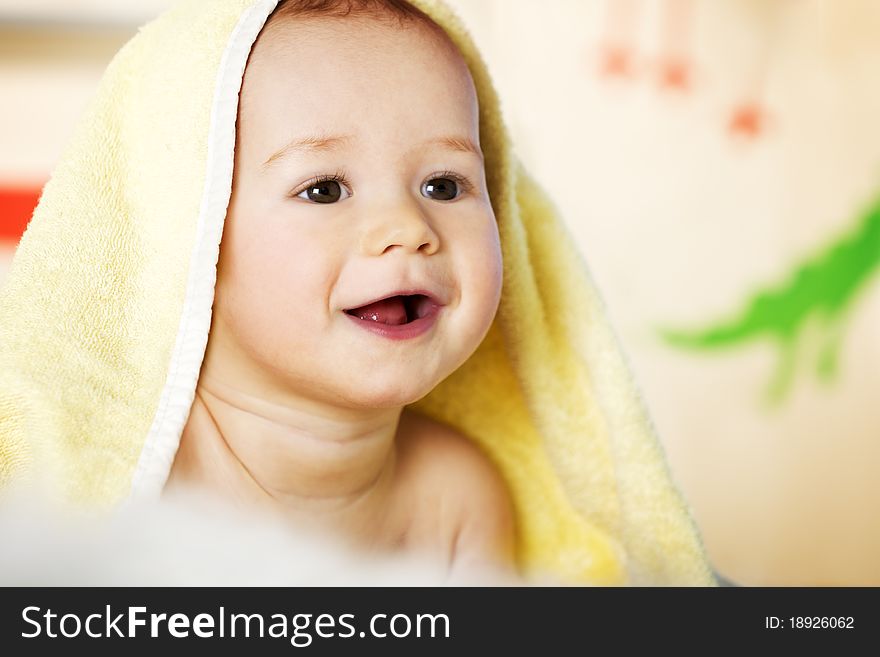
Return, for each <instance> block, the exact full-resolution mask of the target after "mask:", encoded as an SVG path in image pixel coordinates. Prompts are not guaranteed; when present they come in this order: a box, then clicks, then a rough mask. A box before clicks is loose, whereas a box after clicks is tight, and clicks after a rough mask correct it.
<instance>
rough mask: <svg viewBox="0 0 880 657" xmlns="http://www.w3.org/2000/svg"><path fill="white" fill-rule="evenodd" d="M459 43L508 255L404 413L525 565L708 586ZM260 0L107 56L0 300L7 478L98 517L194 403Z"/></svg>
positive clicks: (572, 574) (600, 324)
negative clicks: (422, 421) (492, 289)
mask: <svg viewBox="0 0 880 657" xmlns="http://www.w3.org/2000/svg"><path fill="white" fill-rule="evenodd" d="M413 4H414V5H416V6H417V7H419V8H420V9H422V10H423V11H425V12H426V13H428V14H429V15H430V16H431V17H432V18H433V19H434V20H436V22H437V23H438V24H439V25H441V26H442V27H443V28H444V29H445V30H446V32H447V33H448V34H449V36H450V37H451V38H452V40H453V41H454V42H455V43H456V44H457V45H458V47H459V48H460V50H461V52H462V53H463V55H464V57H465V59H466V61H467V63H468V65H469V67H470V70H471V72H472V75H473V78H474V80H475V83H476V88H477V91H478V97H479V105H480V141H481V145H482V148H483V151H484V156H485V164H486V173H487V181H488V188H489V194H490V197H491V199H492V204H493V207H494V210H495V214H496V217H497V220H498V228H499V232H500V236H501V244H502V254H503V258H504V278H503V293H502V298H501V303H500V307H499V310H498V314H497V316H496V318H495V321H494V323H493V325H492V328H491V329H490V331H489V333H488V335H487V336H486V339H485V340H484V342H483V343H482V344H481V346H480V347H479V348H478V350H477V351H476V352H475V353H474V354H473V356H472V357H471V358H470V359H469V360H468V361H467V362H466V363H465V364H464V365H463V366H462V367H461V368H460V369H459V370H457V371H456V372H454V373H453V374H452V375H451V376H449V377H448V378H447V379H446V380H444V381H443V382H442V383H441V384H440V385H438V386H437V387H436V388H435V389H434V390H433V391H432V392H431V393H430V394H428V395H427V396H426V397H424V398H422V399H421V400H419V401H418V402H417V403H415V404H413V407H414V408H416V409H417V410H420V411H421V412H423V413H425V414H427V415H429V416H431V417H433V418H435V419H438V420H440V421H442V422H445V423H447V424H449V425H451V426H453V427H455V428H457V429H459V430H460V431H462V432H463V433H465V434H467V435H468V436H470V437H471V438H472V439H473V440H475V441H476V442H477V443H478V444H479V445H480V446H481V447H482V448H483V450H484V451H485V452H486V453H487V454H488V455H489V456H490V457H491V459H492V460H493V461H494V462H495V464H496V465H497V467H498V468H499V469H500V471H501V473H502V475H503V477H504V479H505V480H506V482H507V484H508V486H509V488H510V491H511V495H512V497H513V502H514V505H515V510H516V516H517V518H516V520H517V534H518V538H517V540H518V545H517V550H518V551H517V556H518V560H519V564H520V566H521V569H522V571H523V572H524V573H539V572H541V573H548V574H551V575H555V576H557V577H558V578H560V579H561V580H563V581H565V582H570V583H572V584H597V585H626V584H632V585H714V584H715V583H716V582H715V580H714V577H713V576H712V572H711V569H710V568H709V566H708V564H707V560H706V556H705V554H704V550H703V546H702V544H701V540H700V536H699V534H698V531H697V529H696V527H695V525H694V523H693V520H692V518H691V515H690V511H689V508H688V506H687V504H686V502H685V501H684V500H683V498H682V496H681V494H680V492H679V490H678V489H677V488H676V486H675V484H674V482H673V480H672V477H671V475H670V472H669V469H668V466H667V462H666V460H665V456H664V453H663V451H662V449H661V446H660V443H659V441H658V439H657V437H656V435H655V432H654V429H653V427H652V425H651V422H650V419H649V416H648V415H647V413H646V410H645V408H644V405H643V402H642V401H641V399H640V396H639V393H638V390H637V388H636V386H635V385H634V382H633V380H632V377H631V374H630V371H629V367H628V365H627V362H626V360H625V358H624V355H623V353H622V351H621V348H620V346H619V344H618V342H617V340H616V337H615V335H614V333H613V331H612V329H611V327H610V326H609V323H608V320H607V316H606V312H605V310H604V308H603V304H602V301H601V299H600V297H599V295H598V293H597V290H596V288H595V287H594V284H593V282H592V280H591V277H590V274H589V272H588V269H587V266H586V264H585V262H584V261H583V260H582V257H581V255H580V253H579V252H578V250H577V249H576V248H575V246H574V243H575V242H574V240H573V239H572V236H571V235H570V234H569V232H568V231H567V228H566V226H565V224H564V223H563V221H562V220H561V218H560V215H559V212H558V210H557V208H555V207H554V205H553V204H552V202H551V201H550V200H548V198H547V196H546V195H545V193H544V192H543V191H542V189H541V188H540V187H539V186H538V185H537V184H536V183H535V181H534V180H533V179H532V178H531V177H530V176H529V174H528V172H527V170H526V169H525V168H524V166H523V164H522V163H521V162H519V161H518V159H517V157H516V155H515V153H514V151H513V149H512V144H511V142H510V139H509V137H508V134H507V131H506V128H505V126H504V123H503V120H502V114H501V110H500V107H499V101H498V97H497V95H496V92H495V89H494V88H493V85H492V82H491V80H490V77H489V73H488V70H487V68H486V66H485V64H484V62H483V61H482V59H481V57H480V55H479V53H478V52H477V49H476V47H475V45H474V43H473V41H472V39H471V37H470V36H469V34H468V32H467V30H466V28H465V27H464V26H463V24H462V23H461V21H460V20H459V18H458V17H457V16H456V15H454V14H453V12H452V11H451V10H450V8H449V7H447V6H446V5H445V4H444V3H443V2H442V1H440V0H413ZM275 5H276V2H275V0H181V1H180V2H178V3H176V4H175V5H174V6H172V8H171V9H170V10H168V11H167V12H166V13H164V14H163V15H162V16H160V17H159V18H157V19H156V20H154V21H152V22H151V23H149V24H147V25H146V26H144V27H142V28H141V29H140V30H139V32H138V34H137V35H136V36H135V37H134V38H133V39H131V41H130V42H128V43H127V44H126V45H125V46H124V47H123V48H122V49H121V50H120V52H119V53H118V54H117V55H116V57H115V58H114V59H113V61H112V63H111V64H110V66H109V67H108V69H107V71H106V73H105V75H104V77H103V80H102V82H101V85H100V89H99V91H98V93H97V96H96V97H95V99H94V101H93V102H92V103H91V105H90V107H89V108H88V110H87V112H86V114H85V115H84V117H83V118H82V120H81V123H80V124H79V126H78V129H77V130H76V132H75V135H74V137H73V138H72V140H71V142H70V143H69V144H68V145H67V148H66V150H65V152H64V153H63V155H62V159H61V161H60V164H59V165H58V166H57V168H56V169H55V171H54V172H53V175H52V176H51V179H50V180H49V182H48V183H47V184H46V186H45V188H44V190H43V194H42V197H41V199H40V202H39V205H38V207H37V208H36V210H35V212H34V216H33V219H32V221H31V222H30V224H29V225H28V228H27V230H26V232H25V234H24V237H23V238H22V240H21V243H20V245H19V247H18V249H17V252H16V254H15V257H14V260H13V263H12V267H11V270H10V272H9V275H8V279H7V282H6V284H5V287H4V288H3V290H2V292H0V482H5V483H6V484H7V485H9V484H11V483H12V482H15V483H16V484H17V485H25V486H41V487H43V486H45V487H49V489H51V491H52V494H53V495H55V496H56V497H58V498H61V499H63V500H65V501H68V502H73V503H77V504H86V505H97V506H98V507H99V508H112V507H114V506H116V505H118V504H121V503H123V502H125V501H126V500H127V499H130V498H132V497H137V498H142V497H144V496H147V497H149V496H154V497H155V496H158V494H159V493H160V491H161V490H162V488H163V485H164V483H165V481H166V478H167V476H168V473H169V469H170V467H171V464H172V462H173V459H174V456H175V452H176V449H177V446H178V442H179V440H180V436H181V432H182V430H183V427H184V424H185V422H186V420H187V417H188V414H189V411H190V407H191V404H192V402H193V398H194V393H195V388H196V382H197V379H198V375H199V369H200V366H201V363H202V360H203V357H204V354H205V347H206V344H207V339H208V331H209V329H210V325H211V306H212V302H213V296H214V284H215V281H216V265H217V260H218V254H219V247H220V239H221V235H222V230H223V222H224V219H225V215H226V209H227V204H228V202H229V199H230V193H231V182H232V171H233V149H234V143H235V119H236V112H237V103H238V92H239V90H240V87H241V82H242V74H243V71H244V67H245V64H246V61H247V57H248V54H249V52H250V49H251V47H252V45H253V43H254V41H255V39H256V37H257V35H258V34H259V32H260V29H261V28H262V26H263V24H264V23H265V21H266V19H267V17H268V16H269V14H270V13H271V12H272V10H273V9H274V7H275Z"/></svg>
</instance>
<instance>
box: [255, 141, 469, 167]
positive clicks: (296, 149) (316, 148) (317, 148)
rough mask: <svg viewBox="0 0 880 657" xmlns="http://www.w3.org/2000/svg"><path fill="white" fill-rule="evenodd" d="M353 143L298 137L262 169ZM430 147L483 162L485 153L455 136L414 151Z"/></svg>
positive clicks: (415, 148) (272, 157) (425, 143)
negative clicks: (295, 157)
mask: <svg viewBox="0 0 880 657" xmlns="http://www.w3.org/2000/svg"><path fill="white" fill-rule="evenodd" d="M353 141H355V137H354V135H309V136H307V137H297V138H294V139H293V140H292V141H290V142H288V143H287V144H286V145H285V146H283V147H282V148H280V149H278V150H277V151H275V152H274V153H273V154H272V155H270V156H269V158H268V159H267V160H266V161H265V162H263V165H262V168H263V169H267V168H269V167H270V166H272V165H273V164H274V163H275V162H277V161H278V160H281V159H284V158H286V157H289V156H291V155H293V154H295V153H330V152H333V151H338V150H340V149H342V148H344V147H345V146H347V145H349V144H351V143H352V142H353ZM430 146H440V147H441V148H445V149H447V150H451V151H456V152H459V153H468V154H471V155H474V156H476V157H478V158H479V159H480V161H482V160H483V151H482V150H481V149H480V147H479V146H477V145H476V144H474V142H473V141H472V140H471V139H470V138H469V137H458V136H455V135H444V136H441V137H434V138H432V139H429V140H427V141H425V142H423V143H422V144H418V145H416V146H415V147H413V149H412V150H420V149H425V148H428V147H430Z"/></svg>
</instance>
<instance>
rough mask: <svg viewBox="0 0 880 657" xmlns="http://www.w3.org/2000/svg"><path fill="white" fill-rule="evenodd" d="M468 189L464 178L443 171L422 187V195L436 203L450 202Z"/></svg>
mask: <svg viewBox="0 0 880 657" xmlns="http://www.w3.org/2000/svg"><path fill="white" fill-rule="evenodd" d="M468 189H469V186H468V183H467V181H466V180H465V179H464V178H462V177H460V176H459V175H458V174H455V173H452V172H451V171H444V172H443V173H441V174H436V175H435V176H433V177H432V178H431V179H430V180H428V181H427V182H426V183H425V184H424V185H422V194H423V195H424V196H427V197H428V198H432V199H434V200H436V201H451V200H453V199H455V198H458V197H459V196H461V194H463V193H465V192H467V191H468Z"/></svg>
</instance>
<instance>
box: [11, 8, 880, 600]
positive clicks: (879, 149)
mask: <svg viewBox="0 0 880 657" xmlns="http://www.w3.org/2000/svg"><path fill="white" fill-rule="evenodd" d="M173 1H174V0H129V1H127V2H125V3H119V2H113V1H112V0H0V89H2V94H3V102H2V103H0V284H2V279H3V277H4V275H5V271H6V268H7V267H8V263H9V261H10V259H11V257H12V253H13V250H14V246H15V244H16V242H17V240H18V238H19V237H20V234H21V231H23V230H24V227H25V224H26V222H27V220H28V218H29V217H30V212H31V210H32V208H33V205H34V204H35V203H36V200H37V197H38V194H39V190H40V188H41V186H42V184H43V183H44V182H45V180H46V178H47V177H48V175H49V173H50V172H51V170H52V167H53V166H54V164H55V162H56V161H57V159H58V157H59V154H60V152H61V149H62V148H63V146H64V144H65V142H66V140H67V138H68V136H69V135H70V133H71V131H72V128H73V125H74V124H75V122H76V120H77V118H78V116H79V114H80V113H81V112H82V110H83V108H84V106H85V104H86V103H87V102H88V100H89V98H90V96H91V95H92V94H93V93H94V91H95V88H96V86H97V84H98V82H99V79H100V76H101V74H102V72H103V69H104V67H106V65H107V63H108V62H109V61H110V59H111V58H112V56H113V54H114V53H115V52H116V51H117V50H118V49H119V48H120V47H121V46H122V44H123V43H124V42H125V41H126V40H128V39H129V38H130V37H131V36H132V35H133V34H134V33H135V32H136V30H137V26H138V25H140V24H142V23H143V22H145V21H146V20H148V19H149V18H150V17H152V16H154V15H156V14H157V13H158V12H159V11H161V10H162V9H163V8H165V7H167V6H169V5H170V4H172V2H173ZM448 1H449V3H450V4H451V5H452V6H453V7H454V8H455V9H456V10H458V12H459V13H460V15H461V16H462V17H463V19H464V20H465V22H466V24H468V25H469V26H470V28H471V31H472V33H473V35H474V37H475V39H476V41H477V43H478V45H479V46H480V47H481V49H482V51H483V53H484V57H485V58H486V60H487V62H488V64H489V67H490V69H491V71H492V73H493V75H494V77H495V80H496V85H497V87H498V90H499V93H500V95H501V98H502V103H503V109H504V112H505V115H506V118H507V121H508V124H509V126H510V129H511V132H512V134H513V138H514V141H515V143H516V146H517V150H518V151H519V154H520V156H521V158H522V159H523V160H524V161H525V162H526V163H527V166H529V167H530V168H531V170H532V171H533V173H534V174H535V175H536V177H537V178H538V179H539V181H540V182H541V183H542V184H543V185H544V187H545V189H546V190H547V191H548V192H549V193H550V195H551V196H552V198H554V199H555V202H556V203H557V204H558V206H559V207H560V209H561V210H562V212H563V214H564V215H565V217H566V218H567V221H568V223H569V226H570V229H571V232H572V234H573V236H574V237H575V238H576V240H577V241H578V243H579V245H580V247H581V248H582V250H583V252H584V254H585V257H586V260H587V262H588V263H589V265H590V268H591V272H592V274H593V276H594V278H595V280H596V282H597V284H598V285H599V288H600V290H601V291H602V293H603V295H604V297H605V300H606V303H607V305H608V309H609V312H610V314H611V317H612V319H613V321H614V323H615V326H616V328H617V330H618V333H619V335H620V337H621V339H622V341H623V343H624V345H625V347H626V349H627V352H628V354H629V357H630V360H631V363H632V365H633V368H634V370H635V373H636V377H637V380H638V381H639V383H640V385H641V387H642V390H643V392H644V395H645V398H646V400H647V402H648V405H649V407H650V409H651V411H652V414H653V416H654V419H655V423H656V425H657V428H658V431H659V434H660V436H661V439H662V441H663V443H664V445H665V447H666V449H667V453H668V455H669V462H670V467H671V468H672V471H673V475H674V476H675V478H676V481H677V482H678V483H679V485H680V487H681V488H682V490H683V492H684V494H685V496H686V498H687V499H688V501H689V503H690V505H691V508H692V510H693V512H694V516H695V518H696V520H697V523H698V524H699V526H700V528H701V530H702V533H703V537H704V540H705V543H706V547H707V549H708V551H709V556H710V558H711V560H712V562H713V565H714V566H715V568H716V569H717V570H718V571H719V572H720V573H721V574H722V575H724V576H725V577H727V578H728V579H731V580H733V581H734V582H737V583H740V584H745V585H760V584H767V585H795V584H799V585H869V584H870V585H880V476H878V473H880V404H878V403H877V398H878V395H877V392H876V391H877V389H878V387H880V339H878V336H880V281H878V279H880V129H878V127H877V126H876V117H878V116H880V84H878V82H880V38H878V37H880V3H877V2H875V1H874V0H836V1H832V0H540V1H539V0H448Z"/></svg>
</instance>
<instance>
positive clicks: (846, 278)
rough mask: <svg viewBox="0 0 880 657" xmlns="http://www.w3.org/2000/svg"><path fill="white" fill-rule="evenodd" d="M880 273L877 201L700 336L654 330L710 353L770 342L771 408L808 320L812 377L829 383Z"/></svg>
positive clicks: (783, 391) (787, 382)
mask: <svg viewBox="0 0 880 657" xmlns="http://www.w3.org/2000/svg"><path fill="white" fill-rule="evenodd" d="M878 269H880V199H878V200H877V201H875V202H874V204H873V205H871V206H869V207H868V209H867V210H866V211H864V212H863V213H862V214H861V215H860V217H859V220H858V222H857V223H856V225H855V226H854V227H853V228H852V229H850V230H848V231H847V232H845V233H843V234H842V235H840V236H839V237H837V238H836V239H832V240H830V243H828V244H827V245H826V246H824V247H823V248H821V249H819V250H818V252H817V253H815V254H813V255H811V256H810V257H808V258H806V259H804V260H803V261H802V262H800V263H798V264H797V265H796V266H795V267H794V268H793V269H792V270H791V273H790V274H789V275H788V276H787V277H786V278H785V280H783V281H782V282H781V283H779V284H776V285H770V286H766V287H764V288H762V289H760V290H758V291H757V292H755V293H754V294H753V295H752V296H751V298H750V299H749V300H748V301H747V302H746V304H745V305H744V307H743V308H742V310H741V311H740V312H738V313H737V314H735V315H733V316H732V317H731V318H730V319H729V320H724V321H720V322H718V323H715V324H713V325H711V326H708V327H706V328H703V329H699V330H680V329H672V328H666V327H662V326H661V327H658V328H656V330H657V332H658V333H659V335H660V336H661V338H662V339H663V340H664V341H665V342H666V343H667V344H669V345H671V346H674V347H679V348H682V349H689V350H697V351H714V350H719V349H724V348H728V347H732V346H736V345H740V344H742V343H746V342H750V341H753V340H756V339H759V338H762V337H769V338H771V339H773V340H775V341H776V342H777V343H778V345H779V349H780V353H781V357H780V360H779V363H778V366H777V368H776V372H775V374H774V376H773V378H772V380H771V381H770V383H769V385H768V386H767V388H766V389H765V393H764V397H765V400H766V401H767V402H769V403H770V404H776V403H779V402H781V401H782V400H783V399H784V398H785V396H786V395H787V393H788V391H789V390H790V387H791V383H792V379H793V374H794V366H795V360H796V353H797V345H798V339H799V336H800V334H801V333H802V332H803V330H804V328H805V326H806V325H807V322H808V321H809V320H811V319H813V318H816V319H818V320H819V321H820V323H821V326H822V328H823V329H824V331H825V335H824V338H823V344H822V346H821V349H820V352H819V358H818V360H817V362H816V373H817V374H818V376H819V378H820V379H821V380H823V381H825V382H827V381H830V380H831V379H833V378H834V376H835V374H836V372H837V369H838V353H839V349H840V342H841V337H842V333H843V325H844V323H845V319H846V317H847V315H848V313H849V311H850V309H851V308H852V306H853V305H854V303H853V302H854V301H855V300H856V299H857V297H858V296H859V293H861V292H862V291H863V290H864V289H865V288H866V283H867V282H868V281H869V280H871V279H872V277H873V275H874V274H876V273H877V271H878Z"/></svg>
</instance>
